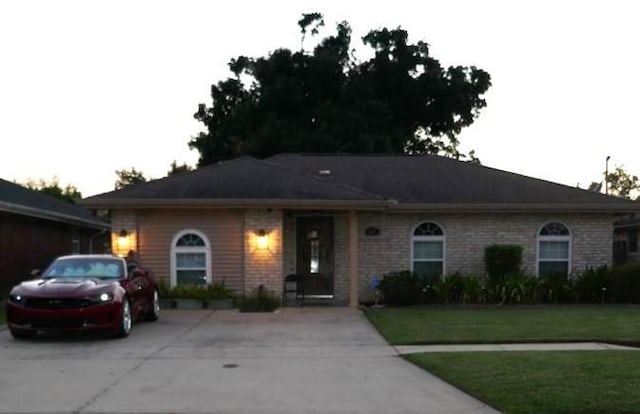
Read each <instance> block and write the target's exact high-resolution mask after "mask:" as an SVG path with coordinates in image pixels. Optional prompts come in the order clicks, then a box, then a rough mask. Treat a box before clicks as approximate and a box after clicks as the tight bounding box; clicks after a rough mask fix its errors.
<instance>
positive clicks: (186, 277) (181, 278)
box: [176, 269, 207, 285]
mask: <svg viewBox="0 0 640 414" xmlns="http://www.w3.org/2000/svg"><path fill="white" fill-rule="evenodd" d="M176 276H177V280H176V282H177V283H178V284H179V285H204V284H206V283H207V272H206V271H205V270H204V269H202V270H177V271H176Z"/></svg>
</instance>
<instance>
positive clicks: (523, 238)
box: [359, 213, 614, 301]
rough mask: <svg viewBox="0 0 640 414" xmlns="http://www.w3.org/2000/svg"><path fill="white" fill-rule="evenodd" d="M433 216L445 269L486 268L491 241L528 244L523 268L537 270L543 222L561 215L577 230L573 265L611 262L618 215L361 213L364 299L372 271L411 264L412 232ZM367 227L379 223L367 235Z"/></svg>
mask: <svg viewBox="0 0 640 414" xmlns="http://www.w3.org/2000/svg"><path fill="white" fill-rule="evenodd" d="M425 221H432V222H435V223H437V224H438V225H440V226H441V227H442V229H443V231H444V234H445V273H447V274H449V273H453V272H456V271H459V272H461V273H463V274H474V273H475V274H478V273H484V261H483V259H484V248H485V247H486V246H488V245H490V244H518V245H520V246H522V247H523V257H522V259H523V268H524V269H525V271H527V272H530V273H535V272H536V260H537V235H538V232H539V231H540V228H541V227H542V226H543V225H544V224H546V223H548V222H550V221H559V222H562V223H564V224H565V225H567V226H568V227H569V230H570V231H571V235H572V244H571V268H572V271H580V270H582V269H584V268H585V267H587V266H596V265H601V264H609V263H611V260H612V257H611V255H612V242H613V221H614V217H613V216H611V215H605V214H464V215H463V214H434V215H431V214H406V215H401V214H385V213H362V214H360V223H359V257H360V268H359V270H360V300H361V301H362V300H370V299H371V297H372V293H373V291H372V289H371V288H370V280H371V278H372V276H373V275H377V276H379V277H380V276H382V275H383V274H384V273H387V272H391V271H397V270H407V269H410V268H411V235H412V233H413V230H414V229H415V227H416V226H417V225H419V224H420V223H422V222H425ZM368 227H376V228H378V229H380V234H379V235H378V236H366V235H365V231H366V229H367V228H368Z"/></svg>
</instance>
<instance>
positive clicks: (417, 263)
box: [411, 222, 444, 276]
mask: <svg viewBox="0 0 640 414" xmlns="http://www.w3.org/2000/svg"><path fill="white" fill-rule="evenodd" d="M411 270H413V272H414V273H420V274H424V275H429V276H442V275H443V274H444V232H443V231H442V228H441V227H440V226H438V225H437V224H436V223H432V222H424V223H422V224H420V225H419V226H418V227H416V228H415V229H414V231H413V235H412V238H411Z"/></svg>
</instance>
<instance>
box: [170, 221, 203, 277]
mask: <svg viewBox="0 0 640 414" xmlns="http://www.w3.org/2000/svg"><path fill="white" fill-rule="evenodd" d="M187 234H195V235H196V236H198V237H200V238H201V239H202V240H203V241H204V247H202V246H176V244H177V243H178V240H180V239H181V238H182V236H185V235H187ZM178 253H204V254H205V266H206V269H205V275H206V277H207V279H206V284H207V285H210V284H211V282H212V279H213V275H212V272H211V243H209V238H208V237H207V236H206V235H205V234H204V233H203V232H201V231H200V230H196V229H185V230H180V231H179V232H178V233H176V234H175V236H173V239H172V240H171V255H170V262H171V263H170V267H171V275H170V283H171V287H174V286H176V285H177V284H178V269H177V260H176V255H177V254H178Z"/></svg>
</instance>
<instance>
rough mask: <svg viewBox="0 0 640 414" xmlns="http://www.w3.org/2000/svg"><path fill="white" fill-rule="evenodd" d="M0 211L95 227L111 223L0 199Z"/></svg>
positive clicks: (107, 226)
mask: <svg viewBox="0 0 640 414" xmlns="http://www.w3.org/2000/svg"><path fill="white" fill-rule="evenodd" d="M0 211H5V212H7V213H13V214H20V215H23V216H29V217H35V218H40V219H45V220H51V221H57V222H61V223H67V224H74V225H81V226H84V227H90V228H95V229H108V228H110V227H111V225H110V224H109V223H107V222H104V221H100V220H89V219H85V218H81V217H77V216H72V215H69V214H63V213H58V212H54V211H49V210H43V209H39V208H35V207H27V206H23V205H20V204H13V203H7V202H5V201H0Z"/></svg>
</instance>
